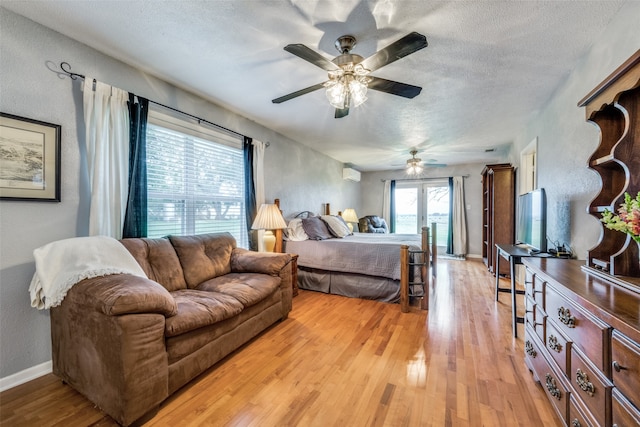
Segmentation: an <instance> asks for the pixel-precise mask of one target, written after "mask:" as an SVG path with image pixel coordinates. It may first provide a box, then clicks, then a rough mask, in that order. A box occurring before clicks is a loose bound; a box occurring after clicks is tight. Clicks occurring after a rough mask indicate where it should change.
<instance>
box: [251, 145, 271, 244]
mask: <svg viewBox="0 0 640 427" xmlns="http://www.w3.org/2000/svg"><path fill="white" fill-rule="evenodd" d="M252 145H253V184H254V186H255V192H256V212H258V210H259V209H260V206H262V204H263V203H265V200H264V152H265V149H266V148H267V144H265V143H264V142H262V141H258V140H257V139H254V140H253V142H252ZM257 231H258V252H264V230H257Z"/></svg>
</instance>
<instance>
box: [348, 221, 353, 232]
mask: <svg viewBox="0 0 640 427" xmlns="http://www.w3.org/2000/svg"><path fill="white" fill-rule="evenodd" d="M347 227H349V231H350V232H351V233H353V224H351V223H350V222H348V223H347Z"/></svg>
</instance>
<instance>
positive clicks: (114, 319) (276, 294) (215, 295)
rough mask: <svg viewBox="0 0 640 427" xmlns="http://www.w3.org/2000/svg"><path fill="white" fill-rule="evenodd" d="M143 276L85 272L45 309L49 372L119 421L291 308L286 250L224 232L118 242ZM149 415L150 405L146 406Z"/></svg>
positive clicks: (143, 411)
mask: <svg viewBox="0 0 640 427" xmlns="http://www.w3.org/2000/svg"><path fill="white" fill-rule="evenodd" d="M121 243H122V244H123V245H124V246H125V247H126V248H127V249H128V250H129V252H131V254H132V255H133V256H134V258H135V259H136V260H137V261H138V263H139V264H140V266H141V267H142V269H143V270H144V272H145V273H146V275H147V277H148V279H145V278H142V277H137V276H133V275H127V274H115V275H109V276H102V277H96V278H92V279H86V280H83V281H81V282H79V283H77V284H76V285H75V286H73V287H72V288H71V289H70V290H69V292H68V293H67V295H66V297H65V299H64V300H63V302H62V303H61V304H60V305H59V306H58V307H54V308H52V309H51V339H52V352H53V356H52V357H53V372H54V373H55V374H56V375H58V376H59V377H60V378H62V380H63V381H65V382H67V383H68V384H69V385H71V386H72V387H73V388H75V389H76V390H78V391H79V392H80V393H82V394H83V395H84V396H86V397H87V398H88V399H89V400H91V401H92V402H93V403H95V404H96V405H97V406H98V407H99V408H101V409H102V410H103V411H104V412H106V413H107V414H109V415H110V416H111V417H112V418H113V419H114V420H116V421H117V422H118V423H120V424H122V425H129V424H131V423H132V422H134V421H136V420H137V419H139V418H140V417H142V416H144V415H145V414H147V415H148V414H149V413H150V412H151V411H152V410H154V409H156V408H157V407H158V405H159V404H160V403H161V402H162V401H163V400H165V399H166V398H167V397H168V396H169V395H171V394H172V393H174V392H175V391H176V390H178V389H179V388H180V387H182V386H183V385H185V384H186V383H188V382H189V381H191V380H192V379H193V378H195V377H196V376H197V375H199V374H200V373H202V372H203V371H205V370H206V369H208V368H209V367H211V366H212V365H214V364H215V363H216V362H218V361H219V360H221V359H222V358H223V357H225V356H226V355H228V354H229V353H231V352H232V351H234V350H235V349H237V348H238V347H240V346H241V345H242V344H244V343H246V342H247V341H249V340H250V339H252V338H253V337H255V336H256V335H258V334H259V333H260V332H262V331H263V330H265V329H266V328H267V327H269V326H270V325H272V324H274V323H276V322H278V321H279V320H281V319H285V318H286V317H287V315H288V313H289V311H290V310H291V298H292V286H291V280H292V279H291V278H292V271H291V265H292V264H291V256H290V255H288V254H267V253H257V252H250V251H247V250H244V249H241V248H237V247H236V242H235V239H234V238H233V237H232V236H231V235H230V234H228V233H219V234H206V235H197V236H186V237H176V236H170V237H168V238H159V239H145V238H139V239H123V240H121ZM151 413H153V412H151Z"/></svg>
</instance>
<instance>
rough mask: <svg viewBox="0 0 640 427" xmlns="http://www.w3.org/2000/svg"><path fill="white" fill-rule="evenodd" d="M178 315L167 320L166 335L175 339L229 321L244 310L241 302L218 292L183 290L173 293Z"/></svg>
mask: <svg viewBox="0 0 640 427" xmlns="http://www.w3.org/2000/svg"><path fill="white" fill-rule="evenodd" d="M171 295H172V296H173V298H174V299H175V300H176V304H177V305H178V314H176V315H175V316H173V317H169V318H167V319H166V323H165V335H166V336H167V337H173V336H176V335H180V334H183V333H185V332H189V331H193V330H194V329H198V328H202V327H203V326H208V325H213V324H214V323H217V322H220V321H222V320H225V319H229V318H231V317H233V316H235V315H236V314H238V313H240V312H241V311H242V309H243V306H242V304H241V303H240V301H238V300H237V299H235V298H234V297H232V296H230V295H226V294H222V293H218V292H203V291H196V290H193V289H183V290H179V291H174V292H171Z"/></svg>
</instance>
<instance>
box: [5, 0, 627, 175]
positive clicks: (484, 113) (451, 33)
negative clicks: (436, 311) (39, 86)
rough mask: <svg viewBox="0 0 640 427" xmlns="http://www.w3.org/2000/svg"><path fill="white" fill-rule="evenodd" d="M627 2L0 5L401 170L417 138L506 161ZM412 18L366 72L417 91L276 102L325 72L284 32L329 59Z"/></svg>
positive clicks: (375, 44)
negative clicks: (340, 108) (415, 39)
mask: <svg viewBox="0 0 640 427" xmlns="http://www.w3.org/2000/svg"><path fill="white" fill-rule="evenodd" d="M623 3H624V2H623V1H423V0H421V1H409V0H383V1H366V0H361V1H350V0H339V1H338V0H335V1H328V0H322V1H321V0H317V1H306V0H289V1H276V0H271V1H269V0H263V1H257V0H256V1H247V0H234V1H222V0H209V1H191V0H181V1H140V0H136V1H104V0H93V1H77V0H76V1H58V0H51V1H9V0H2V2H1V3H0V5H2V7H5V8H7V9H9V10H12V11H14V12H16V13H18V14H20V15H23V16H25V17H27V18H29V19H32V20H33V21H36V22H38V23H40V24H43V25H45V26H47V27H50V28H52V29H54V30H56V31H58V32H60V33H62V34H65V35H67V36H69V37H71V38H73V39H76V40H79V41H81V42H82V43H85V44H87V45H89V46H91V47H93V48H94V49H96V50H98V51H101V52H103V53H105V54H107V55H110V56H112V57H115V58H117V59H119V60H121V61H123V62H125V63H128V64H130V65H132V66H133V67H136V68H139V69H141V70H144V71H147V72H149V73H151V74H153V75H156V76H157V77H160V78H161V79H164V80H166V81H168V82H171V83H173V84H175V85H177V86H179V87H182V88H185V89H187V90H189V91H193V92H195V93H199V94H201V95H202V96H203V97H205V98H207V99H210V100H212V101H213V102H215V103H217V104H220V105H222V106H225V107H227V108H229V109H230V110H232V111H234V112H237V113H239V114H241V115H243V116H245V117H247V118H250V119H252V120H254V121H256V122H258V123H260V124H262V125H264V126H266V127H268V128H271V129H274V130H276V131H278V132H280V133H281V134H283V135H286V136H288V137H289V138H291V139H294V140H296V141H298V142H300V143H303V144H306V145H309V146H310V147H313V148H314V149H316V150H318V151H320V152H323V153H325V154H327V155H329V156H331V157H333V158H335V159H337V160H339V161H341V162H343V163H351V164H352V165H353V166H354V167H356V168H357V169H360V170H363V171H364V170H382V169H399V168H401V167H402V165H403V164H404V162H405V160H406V159H407V158H409V157H410V156H409V151H410V149H411V148H414V147H415V148H418V150H419V153H418V157H421V158H422V159H423V160H433V161H434V162H437V163H446V164H459V163H468V162H494V161H501V160H503V157H502V156H503V155H504V154H505V153H506V151H507V150H508V148H509V145H510V144H511V142H512V141H513V139H514V138H515V136H516V135H518V134H519V133H520V132H521V131H522V129H523V126H524V125H525V124H526V123H527V120H528V118H529V117H531V115H532V114H534V113H535V112H536V111H537V110H538V109H540V108H541V107H542V106H544V104H545V103H546V102H547V101H548V100H549V98H550V97H551V95H552V94H553V92H554V90H555V89H556V88H557V87H558V85H559V84H560V83H561V82H562V81H563V79H565V78H566V77H567V76H568V75H569V73H570V72H571V70H572V69H573V67H574V65H575V64H576V63H577V62H578V60H579V59H580V58H581V57H582V56H583V55H584V54H585V53H586V52H587V51H588V49H589V47H590V46H591V45H592V44H593V42H594V41H595V39H596V38H597V37H598V35H599V34H600V32H601V31H602V30H603V29H604V28H605V27H606V26H607V24H608V23H609V21H610V19H611V18H612V16H613V15H614V14H615V13H616V12H617V11H618V9H619V8H620V7H621V5H622V4H623ZM411 31H417V32H419V33H421V34H424V35H425V36H426V37H427V41H428V43H429V46H428V47H427V48H425V49H422V50H420V51H418V52H416V53H414V54H412V55H409V56H407V57H405V58H403V59H401V60H398V61H396V62H394V63H393V64H390V65H388V66H386V67H383V68H381V69H379V70H377V71H375V72H374V73H372V74H373V75H375V76H377V77H382V78H386V79H390V80H396V81H400V82H403V83H409V84H412V85H416V86H421V87H422V88H423V90H422V93H421V94H420V95H418V96H417V97H416V98H414V99H411V100H409V99H405V98H401V97H397V96H393V95H389V94H386V93H382V92H377V91H370V92H369V94H368V97H369V99H368V100H367V101H366V102H365V103H364V104H363V105H362V106H360V107H358V108H354V109H351V112H350V114H349V116H347V117H345V118H342V119H334V117H333V115H334V110H333V108H332V107H331V106H330V105H329V104H328V102H327V100H326V98H325V95H324V93H323V92H324V91H322V90H319V91H316V92H313V93H310V94H307V95H303V96H301V97H298V98H296V99H293V100H290V101H287V102H285V103H283V104H279V105H278V104H272V103H271V100H272V99H273V98H277V97H279V96H282V95H286V94H288V93H290V92H293V91H295V90H298V89H302V88H305V87H308V86H311V85H314V84H316V83H321V82H323V81H325V80H326V72H325V71H323V70H322V69H320V68H317V67H314V66H313V65H311V64H310V63H308V62H306V61H303V60H302V59H300V58H298V57H295V56H293V55H292V54H290V53H288V52H286V51H284V50H283V47H284V46H285V45H287V44H290V43H302V44H305V45H306V46H308V47H310V48H312V49H314V50H317V51H318V52H320V53H321V54H322V55H324V56H325V57H327V58H328V59H331V58H333V57H335V56H336V55H338V52H337V51H336V50H335V48H334V46H333V44H334V42H335V40H336V39H337V38H338V37H339V36H341V35H344V34H351V35H354V36H355V37H356V38H357V40H358V43H357V46H356V47H355V48H354V50H353V53H357V54H359V55H361V56H363V57H365V58H366V57H368V56H369V55H371V54H373V53H374V52H375V51H376V50H378V49H381V48H383V47H385V46H387V45H388V44H390V43H392V42H394V41H395V40H397V39H399V38H400V37H402V36H404V35H405V34H407V33H409V32H411ZM60 60H64V58H60ZM72 66H73V64H72ZM74 71H77V72H82V70H74ZM239 131H242V130H241V129H239ZM491 149H495V151H493V152H489V153H487V152H485V151H486V150H491Z"/></svg>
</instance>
